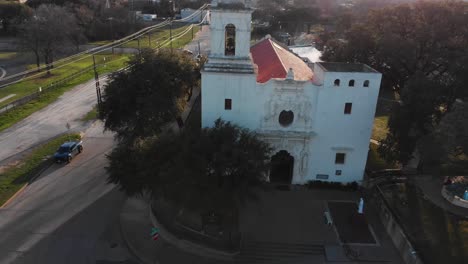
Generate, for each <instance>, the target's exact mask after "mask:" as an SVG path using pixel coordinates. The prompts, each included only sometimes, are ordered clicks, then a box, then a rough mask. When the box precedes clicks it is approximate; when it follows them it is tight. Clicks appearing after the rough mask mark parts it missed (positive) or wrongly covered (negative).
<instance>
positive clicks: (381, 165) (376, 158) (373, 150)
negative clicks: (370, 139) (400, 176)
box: [366, 143, 398, 171]
mask: <svg viewBox="0 0 468 264" xmlns="http://www.w3.org/2000/svg"><path fill="white" fill-rule="evenodd" d="M377 148H378V146H377V145H376V144H373V143H371V144H370V151H369V155H368V156H367V165H366V169H367V170H370V171H377V170H384V169H396V168H398V166H397V165H395V164H389V163H387V162H386V161H385V160H384V159H383V158H382V157H380V155H379V153H378V152H377Z"/></svg>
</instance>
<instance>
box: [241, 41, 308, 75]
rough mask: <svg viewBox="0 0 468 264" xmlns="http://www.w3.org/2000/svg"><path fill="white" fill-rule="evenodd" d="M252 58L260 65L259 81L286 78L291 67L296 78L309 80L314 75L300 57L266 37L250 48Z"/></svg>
mask: <svg viewBox="0 0 468 264" xmlns="http://www.w3.org/2000/svg"><path fill="white" fill-rule="evenodd" d="M250 52H251V53H252V59H253V61H254V63H255V64H256V65H257V66H258V74H257V82H259V83H265V82H267V81H269V80H270V79H272V78H283V79H284V78H286V76H287V74H288V71H289V69H290V68H292V69H293V71H294V80H296V81H308V80H312V77H313V76H314V74H313V72H312V70H311V69H310V68H309V66H307V64H306V63H305V62H303V61H302V59H300V58H299V57H297V56H296V55H294V54H293V53H291V52H290V51H288V50H286V49H285V48H283V47H282V46H281V45H280V44H278V43H277V42H275V41H273V40H272V39H270V38H266V39H264V40H262V41H260V42H258V43H257V44H255V45H254V46H252V47H251V48H250Z"/></svg>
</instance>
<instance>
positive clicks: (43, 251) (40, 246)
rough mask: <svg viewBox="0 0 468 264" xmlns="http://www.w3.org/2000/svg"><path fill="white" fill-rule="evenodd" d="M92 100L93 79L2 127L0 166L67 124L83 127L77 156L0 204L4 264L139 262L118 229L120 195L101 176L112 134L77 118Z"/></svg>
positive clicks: (0, 250)
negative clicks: (29, 114)
mask: <svg viewBox="0 0 468 264" xmlns="http://www.w3.org/2000/svg"><path fill="white" fill-rule="evenodd" d="M101 83H103V82H101ZM95 100H96V99H95V87H94V81H90V82H88V83H86V84H83V85H79V86H77V87H76V88H74V89H73V90H71V91H69V92H67V93H65V94H64V95H63V96H62V97H61V98H60V99H59V100H57V101H56V102H55V103H53V104H51V105H49V106H48V107H46V108H44V109H43V110H41V111H39V112H36V113H34V114H33V115H31V116H30V117H28V118H26V119H25V120H23V121H21V122H20V123H18V124H17V125H15V126H13V127H11V128H9V129H8V130H5V131H3V132H1V133H0V166H1V165H2V162H1V161H2V160H4V159H5V158H8V157H11V156H12V155H13V156H15V157H17V156H18V155H21V153H20V152H21V151H25V150H27V149H29V148H30V147H31V146H34V145H36V144H38V143H40V142H42V141H43V140H46V139H48V138H51V137H53V136H56V135H57V134H60V133H62V132H66V130H67V129H66V123H67V122H68V123H70V125H71V128H72V130H77V131H85V138H84V140H83V144H84V152H83V153H82V154H80V155H78V156H77V157H76V158H75V159H73V161H72V163H70V164H67V165H53V166H52V167H51V168H49V169H48V170H47V171H45V172H44V173H43V174H42V175H41V177H39V178H38V179H37V180H36V181H34V182H33V183H32V184H31V185H29V186H28V187H27V188H26V189H25V190H24V192H22V193H21V194H20V195H19V196H17V197H16V198H15V199H14V200H13V201H12V202H11V203H9V204H8V205H7V206H6V207H5V208H3V209H0V263H1V264H10V263H14V264H42V263H47V264H64V263H67V264H68V263H70V264H74V263H76V264H78V263H79V264H82V263H84V264H88V263H89V264H91V263H93V264H113V263H115V264H117V263H119V264H132V263H137V262H135V261H134V258H132V256H131V254H130V253H129V252H128V250H127V249H126V247H125V245H124V243H123V241H122V239H121V235H120V228H119V222H118V221H119V214H120V211H121V208H122V204H123V201H124V199H125V195H124V194H122V193H121V192H119V191H118V190H117V189H116V188H115V186H113V185H110V184H107V182H106V177H107V176H106V173H105V169H104V167H105V166H106V165H107V161H106V158H105V155H106V153H109V151H110V150H111V148H112V144H113V137H112V135H111V134H103V133H102V124H100V123H99V122H98V123H95V124H94V125H93V126H92V127H91V128H89V129H87V126H89V124H83V122H81V121H79V119H80V118H81V117H82V116H84V115H85V114H86V113H87V112H88V111H90V110H91V108H92V107H93V105H94V104H95ZM18 153H20V154H18Z"/></svg>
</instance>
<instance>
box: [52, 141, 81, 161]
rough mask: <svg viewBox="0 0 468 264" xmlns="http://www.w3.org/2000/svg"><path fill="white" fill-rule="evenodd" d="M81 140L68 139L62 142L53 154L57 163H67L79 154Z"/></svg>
mask: <svg viewBox="0 0 468 264" xmlns="http://www.w3.org/2000/svg"><path fill="white" fill-rule="evenodd" d="M82 143H83V142H82V141H69V142H65V143H63V144H62V145H61V146H60V148H59V149H58V150H57V152H55V154H54V160H55V162H57V163H61V162H67V163H69V162H70V161H71V160H72V159H73V157H74V156H76V155H78V154H80V153H81V152H82V151H83V145H82Z"/></svg>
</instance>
